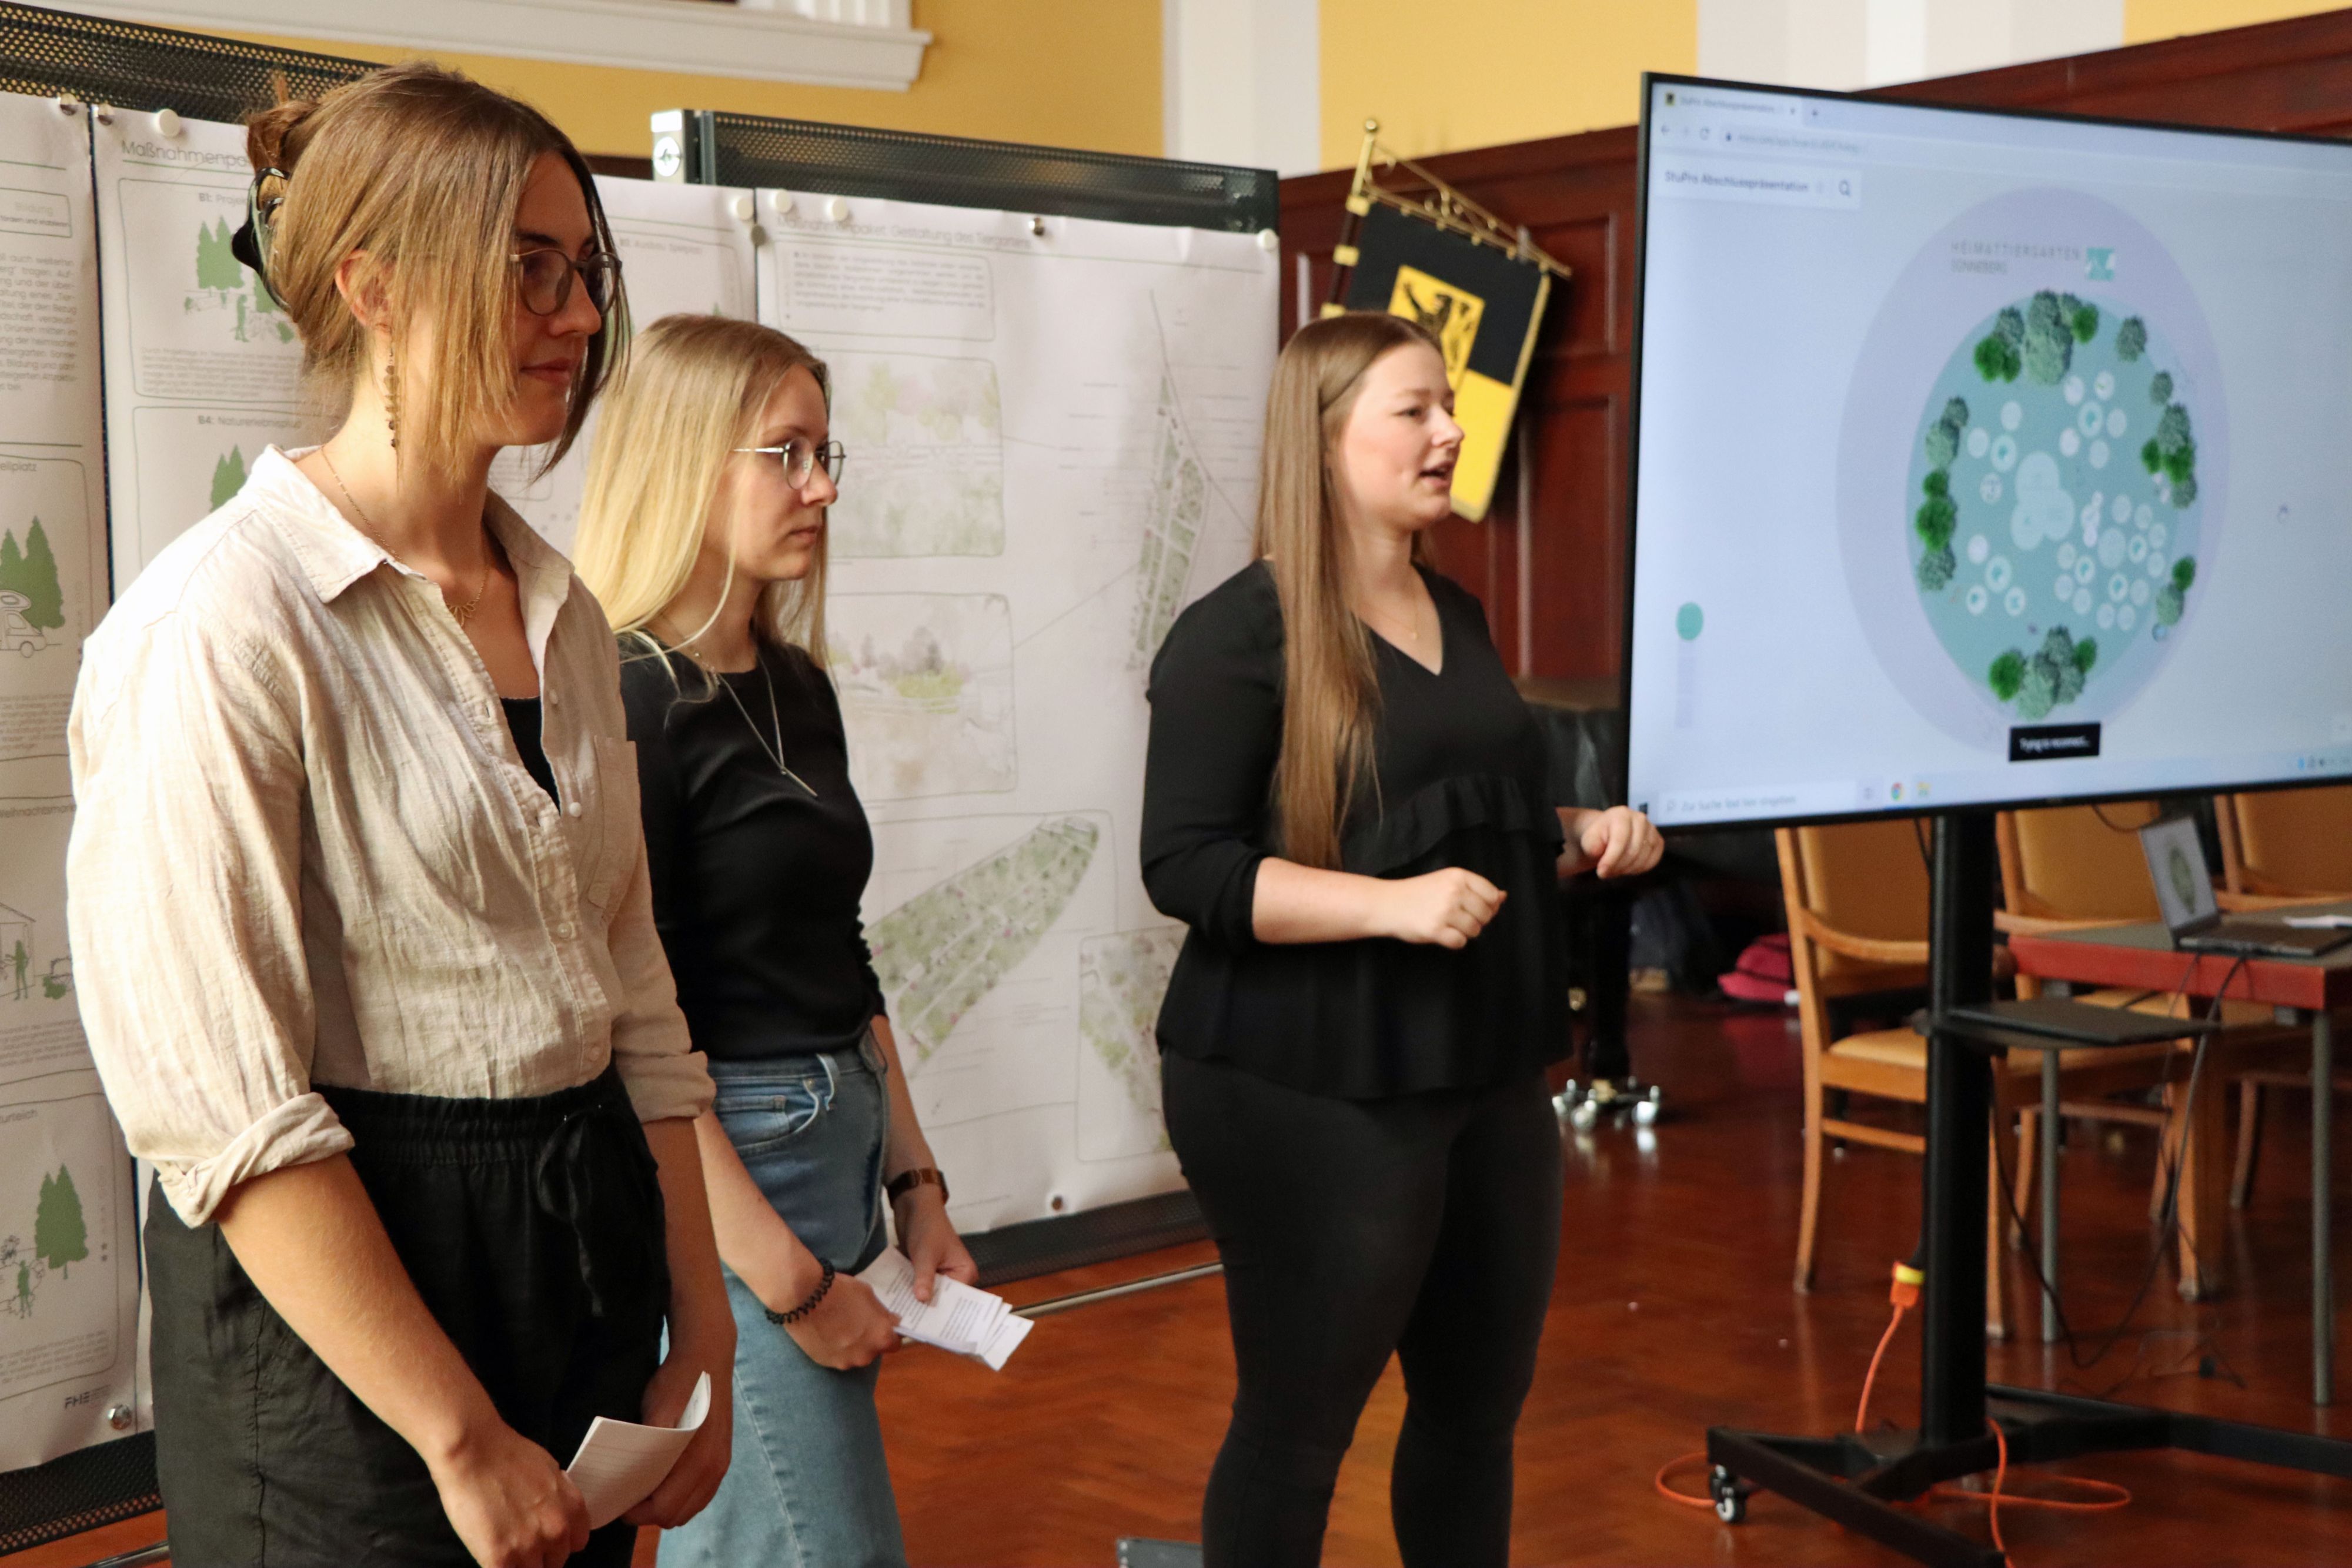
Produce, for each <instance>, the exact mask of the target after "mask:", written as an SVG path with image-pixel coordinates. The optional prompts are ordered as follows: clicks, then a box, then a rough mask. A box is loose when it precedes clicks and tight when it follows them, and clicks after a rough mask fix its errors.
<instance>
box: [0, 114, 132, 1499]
mask: <svg viewBox="0 0 2352 1568" xmlns="http://www.w3.org/2000/svg"><path fill="white" fill-rule="evenodd" d="M0 138H5V142H6V145H7V146H8V148H9V158H8V160H7V162H5V163H0V1470H6V1469H18V1468H21V1467H23V1466H26V1465H32V1464H37V1463H40V1462H41V1461H43V1460H45V1459H49V1458H55V1457H56V1456H58V1455H59V1454H63V1453H68V1452H70V1451H71V1450H73V1449H75V1448H83V1447H86V1446H88V1445H89V1444H91V1443H95V1442H100V1441H102V1440H104V1439H106V1438H108V1437H114V1436H117V1435H118V1433H117V1430H116V1428H114V1427H111V1426H110V1424H109V1422H108V1419H107V1412H108V1411H109V1410H110V1409H112V1408H114V1407H116V1406H123V1407H127V1408H131V1409H136V1408H137V1406H138V1405H139V1403H140V1401H139V1397H138V1392H137V1387H136V1383H137V1378H136V1373H137V1351H138V1335H137V1332H136V1325H137V1317H138V1303H139V1270H138V1242H137V1235H136V1229H135V1225H134V1220H133V1218H132V1203H131V1162H130V1157H129V1155H127V1154H125V1153H124V1151H123V1147H122V1137H121V1133H120V1132H119V1131H118V1130H117V1129H116V1127H115V1124H114V1122H113V1119H112V1117H111V1116H110V1115H109V1114H108V1113H107V1108H106V1100H105V1097H104V1095H103V1094H102V1093H101V1092H100V1088H99V1082H98V1075H97V1073H96V1071H93V1070H92V1068H91V1066H90V1061H89V1048H88V1047H87V1046H86V1045H85V1043H84V1042H83V1039H82V1031H81V1022H80V1019H79V1015H78V1013H77V1011H76V1009H75V1005H74V998H73V967H72V963H71V960H70V958H69V956H68V952H67V946H66V887H65V849H66V834H67V831H68V828H69V827H70V826H71V825H72V821H73V798H72V789H71V786H70V783H69V780H68V774H67V768H66V716H67V713H68V709H69V708H70V706H71V704H72V700H73V686H74V678H75V676H76V675H77V674H79V670H80V663H81V641H82V638H83V637H84V636H85V635H87V634H88V633H89V629H90V628H91V627H92V626H93V625H95V624H96V623H97V621H98V619H99V617H100V615H101V614H103V613H104V612H105V609H106V605H107V601H108V593H107V563H106V549H105V528H104V526H103V521H102V519H103V516H104V504H105V489H104V484H103V476H101V474H100V454H101V451H102V438H101V433H100V423H101V416H100V400H99V362H98V345H99V324H98V253H97V249H96V246H95V243H94V236H93V232H92V226H91V212H90V167H89V159H90V152H89V130H88V127H87V123H86V121H85V120H84V118H83V116H82V115H81V114H80V113H78V112H77V113H70V114H69V113H67V112H65V111H63V110H59V109H58V106H57V104H56V103H55V102H54V101H53V100H51V99H37V98H24V97H18V96H16V95H13V94H5V95H0Z"/></svg>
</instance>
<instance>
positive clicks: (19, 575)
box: [0, 517, 66, 632]
mask: <svg viewBox="0 0 2352 1568" xmlns="http://www.w3.org/2000/svg"><path fill="white" fill-rule="evenodd" d="M0 593H21V594H23V595H24V596H25V598H26V600H27V601H29V602H28V603H27V604H26V608H25V612H24V613H25V621H26V624H27V625H29V626H31V627H32V628H33V629H34V630H35V631H37V632H54V631H56V630H58V628H59V627H61V626H63V625H64V624H65V623H66V595H65V590H64V588H63V587H62V586H60V585H59V583H58V558H57V555H56V552H54V551H53V550H51V549H49V536H48V534H47V532H45V531H44V530H43V529H42V528H41V519H40V518H38V517H35V518H34V519H33V526H32V528H29V529H28V530H26V535H25V543H24V544H23V546H22V547H19V546H18V545H17V543H16V530H15V529H13V528H12V529H9V530H8V531H7V532H6V533H5V534H0Z"/></svg>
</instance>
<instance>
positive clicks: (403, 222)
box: [68, 66, 734, 1565]
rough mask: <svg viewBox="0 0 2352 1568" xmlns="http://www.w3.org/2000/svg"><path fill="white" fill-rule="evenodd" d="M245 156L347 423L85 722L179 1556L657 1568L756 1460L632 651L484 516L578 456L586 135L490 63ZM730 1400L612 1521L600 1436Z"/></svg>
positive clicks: (585, 369)
mask: <svg viewBox="0 0 2352 1568" xmlns="http://www.w3.org/2000/svg"><path fill="white" fill-rule="evenodd" d="M248 144H249V150H250V152H251V153H252V157H253V162H254V166H255V168H256V170H257V172H258V173H257V179H256V182H255V203H254V209H253V210H254V221H253V222H251V223H249V224H248V225H247V232H246V233H245V234H243V235H240V236H239V251H240V255H241V256H245V257H246V258H247V260H248V262H249V263H251V262H258V263H260V264H261V268H262V271H263V275H264V278H265V280H266V282H267V283H268V286H269V287H271V289H272V292H273V295H274V296H275V297H277V298H279V299H280V300H281V301H282V303H283V305H284V307H285V308H286V311H287V316H288V319H289V320H290V321H292V323H293V324H294V325H295V327H296V328H297V329H299V332H300V334H301V338H302V346H303V354H304V364H305V369H306V371H308V372H309V373H310V375H311V377H312V378H313V380H314V382H316V383H317V385H318V386H319V388H320V391H322V392H324V393H326V394H327V395H328V396H329V397H331V398H332V399H334V400H335V401H337V402H341V403H342V404H343V405H344V406H345V407H346V408H347V410H348V412H347V413H346V414H345V415H344V417H343V418H342V419H341V424H340V427H339V428H338V429H336V431H335V433H334V434H333V435H332V436H331V437H330V438H329V439H328V441H327V442H326V443H325V444H323V445H322V446H320V447H316V448H312V449H310V451H308V452H305V453H300V454H296V455H287V454H282V453H279V452H278V451H276V450H275V449H272V450H271V451H270V452H268V453H267V454H266V455H263V456H262V457H261V458H260V459H259V460H258V461H257V462H256V463H255V465H254V466H253V469H252V473H251V475H250V476H249V478H248V480H247V484H246V486H245V487H244V488H243V489H242V490H241V491H239V492H238V494H237V495H236V497H235V498H234V499H232V500H231V501H230V502H229V503H228V504H227V505H226V507H222V508H221V509H220V510H219V511H217V512H215V513H214V514H213V516H212V517H208V518H206V519H205V520H204V521H203V522H201V523H199V524H197V525H196V526H195V527H194V528H192V529H191V530H190V531H189V532H188V533H186V534H185V535H184V536H183V537H182V538H179V539H178V540H177V541H175V542H174V543H173V545H171V546H170V547H169V548H167V549H164V550H163V552H162V553H161V554H160V555H159V556H158V557H157V558H156V559H155V560H154V561H153V562H152V564H151V565H150V566H149V567H148V568H147V569H146V570H145V571H144V572H143V573H142V575H141V576H140V578H139V579H138V580H137V581H136V582H135V583H133V584H132V585H131V587H130V588H129V589H128V590H127V591H125V592H124V593H123V595H122V597H121V600H120V601H118V602H117V604H116V605H115V607H114V609H113V611H112V612H111V613H110V615H109V616H108V617H107V619H106V622H105V623H104V624H103V625H102V626H100V628H99V630H98V631H97V632H96V633H94V634H93V635H92V636H91V638H90V639H89V643H88V644H87V648H86V652H85V664H84V667H83V670H82V674H81V681H80V685H79V689H78V691H77V693H76V695H75V702H74V711H73V718H72V725H71V748H72V759H73V768H74V781H75V791H76V795H77V798H78V800H79V816H78V818H77V821H76V823H75V828H74V835H73V841H72V845H71V850H70V852H69V864H68V877H69V903H70V924H71V926H72V938H73V954H74V964H75V971H76V977H77V983H78V989H79V993H80V998H81V1005H82V1011H83V1017H84V1020H85V1022H86V1024H87V1027H88V1030H89V1040H90V1046H91V1050H92V1052H93V1054H94V1055H95V1057H96V1059H97V1061H98V1066H99V1070H100V1073H101V1074H102V1075H103V1077H104V1080H105V1082H106V1088H107V1092H108V1097H109V1099H110V1101H111V1103H112V1104H113V1106H114V1109H115V1112H116V1113H117V1115H118V1116H119V1117H120V1119H121V1124H122V1126H123V1129H124V1132H125V1134H126V1135H127V1137H128V1139H129V1142H130V1145H131V1149H132V1150H133V1151H134V1152H135V1153H137V1154H139V1155H142V1156H144V1157H145V1158H147V1159H149V1160H151V1161H152V1162H153V1163H154V1166H155V1168H156V1173H157V1187H158V1196H159V1197H161V1198H163V1199H166V1200H168V1201H164V1202H155V1203H152V1204H151V1206H150V1212H149V1218H148V1225H147V1232H146V1238H145V1239H146V1248H147V1261H148V1279H149V1284H150V1289H151V1291H152V1298H153V1305H154V1311H153V1348H154V1354H153V1364H154V1397H155V1409H156V1434H157V1463H158V1470H159V1475H160V1478H161V1481H162V1486H163V1500H164V1505H165V1508H166V1510H167V1517H168V1521H169V1526H170V1532H171V1539H172V1547H173V1556H174V1558H175V1560H176V1561H180V1562H184V1563H205V1564H211V1563H271V1564H283V1563H322V1564H323V1563H337V1564H345V1563H371V1564H373V1563H384V1564H391V1563H400V1564H409V1563H467V1562H468V1561H472V1562H478V1563H485V1564H500V1565H506V1564H516V1565H520V1564H531V1565H539V1564H553V1563H562V1562H565V1561H567V1560H570V1559H572V1555H573V1553H574V1552H579V1553H580V1556H579V1558H578V1560H579V1561H582V1562H593V1563H615V1564H618V1563H626V1562H627V1561H628V1560H629V1555H630V1549H631V1545H632V1542H633V1538H634V1536H635V1526H636V1524H638V1523H650V1524H658V1525H670V1524H676V1523H679V1522H682V1521H684V1520H685V1519H687V1518H688V1517H690V1516H691V1515H692V1514H693V1513H694V1512H695V1511H697V1510H698V1509H699V1508H700V1507H701V1506H702V1504H703V1503H704V1502H705V1501H706V1500H708V1499H709V1495H710V1493H711V1492H712V1490H714V1489H715V1488H716V1487H717V1484H718V1481H719V1476H720V1474H721V1473H722V1472H723V1470H724V1469H725V1467H726V1462H727V1455H728V1451H729V1446H730V1437H729V1434H730V1397H729V1382H728V1379H729V1374H730V1367H731V1365H732V1363H733V1355H734V1325H733V1322H732V1320H731V1317H730V1312H729V1309H728V1304H727V1299H726V1295H725V1291H724V1287H723V1285H722V1284H721V1281H720V1277H719V1270H718V1265H717V1258H716V1253H715V1249H714V1247H713V1243H712V1240H711V1234H710V1223H709V1212H708V1209H707V1207H706V1205H705V1201H704V1197H703V1186H702V1177H701V1172H700V1168H699V1165H698V1159H697V1155H696V1147H695V1140H694V1133H693V1122H694V1118H695V1117H696V1116H697V1115H698V1114H699V1113H701V1112H702V1111H704V1110H705V1109H707V1108H708V1107H709V1103H710V1095H711V1088H710V1080H709V1075H708V1073H707V1072H706V1071H704V1068H703V1065H702V1060H701V1058H700V1057H698V1056H697V1055H695V1054H693V1053H692V1052H691V1051H690V1050H689V1047H688V1040H687V1033H686V1028H685V1024H684V1021H683V1019H681V1017H680V1015H679V1013H678V1010H677V1004H676V1001H675V999H674V996H673V991H672V987H671V983H670V976H669V970H668V967H667V964H666V962H665V960H664V957H663V954H662V948H661V945H660V941H659V938H658V936H657V935H656V931H655V928H654V923H653V912H652V905H651V896H650V892H649V884H648V880H647V873H646V860H645V850H644V841H643V835H642V832H641V830H640V825H639V821H638V813H637V798H636V775H635V762H634V758H633V756H632V753H631V750H630V747H629V745H628V742H627V741H626V739H625V720H624V716H623V713H622V708H621V703H620V694H619V689H618V685H617V659H616V654H615V649H614V642H613V637H612V633H611V632H610V630H609V628H608V627H607V626H606V624H605V622H604V615H603V612H601V611H600V610H599V609H598V608H597V606H596V603H595V601H594V600H593V598H592V597H590V596H589V594H588V593H587V591H585V590H584V589H583V588H582V587H581V585H580V584H579V582H578V581H577V580H575V579H574V578H573V577H572V573H571V570H570V568H569V566H568V565H567V563H566V562H565V561H564V560H563V559H562V557H561V556H560V555H558V554H557V553H556V552H555V551H554V550H552V549H550V548H549V547H548V546H546V545H545V544H544V543H542V542H541V540H540V539H539V538H537V537H536V536H535V535H534V534H533V533H532V532H531V530H530V528H528V527H527V526H526V525H524V524H523V523H522V522H521V521H520V519H519V518H518V517H516V515H515V514H514V513H513V512H512V511H511V510H510V509H509V508H508V507H507V506H506V505H505V504H504V503H503V502H502V501H500V500H499V498H498V497H496V496H494V495H491V494H489V492H488V481H487V476H488V467H489V464H490V461H491V459H492V458H493V456H495V455H496V454H497V452H498V451H499V449H500V448H501V447H504V446H509V445H541V444H548V443H553V444H555V450H556V451H558V452H559V453H560V452H561V451H562V448H563V447H564V446H565V445H568V444H569V442H570V440H571V439H572V436H573V435H574V434H576V433H577V431H578V430H579V428H580V424H581V422H582V420H583V417H584V415H585V413H586V411H587V407H588V404H589V402H590V401H591V400H592V399H593V397H594V395H595V393H596V392H597V391H598V390H599V388H600V387H601V385H602V383H603V382H604V375H605V372H606V370H607V367H608V362H609V356H610V354H611V353H612V351H613V349H614V342H615V336H616V332H615V328H616V323H615V322H614V320H613V319H610V318H608V314H607V312H608V311H609V312H610V313H611V316H614V317H617V316H618V315H619V313H620V308H621V307H620V300H619V298H618V288H617V284H618V267H617V263H615V262H614V260H613V259H612V254H611V240H610V235H609V234H608V232H607V230H606V227H605V225H604V217H603V214H602V211H601V209H600V207H599V206H598V204H597V202H596V199H595V191H594V185H593V181H592V180H591V178H590V176H589V173H588V171H587V168H586V166H585V164H584V163H583V162H582V160H581V158H580V155H579V154H578V153H577V152H575V151H574V150H573V149H572V146H571V144H570V142H569V141H566V140H565V139H564V138H563V136H562V133H561V132H559V131H556V130H555V129H554V127H553V126H551V124H549V122H548V121H547V120H544V119H542V118H541V116H539V115H538V114H537V113H536V112H534V111H532V110H530V109H528V108H526V107H524V106H522V105H520V104H519V103H516V102H515V101H513V100H512V99H506V98H503V97H501V96H500V95H499V94H496V93H493V92H491V91H489V90H488V89H484V88H481V87H478V86H477V85H475V84H474V83H472V82H470V81H468V80H467V79H466V78H462V77H458V76H456V75H453V74H450V73H446V72H442V71H438V70H436V69H434V68H429V67H421V66H404V67H397V68H391V69H388V70H385V71H383V72H379V73H377V74H376V75H374V76H373V77H370V78H364V79H362V81H360V82H357V83H354V84H352V85H351V86H348V87H344V88H341V89H336V90H335V91H333V92H331V93H329V94H327V95H326V96H325V97H324V98H323V99H320V101H319V102H318V103H317V104H315V105H313V104H308V103H293V104H288V105H283V106H281V107H280V108H278V109H277V110H271V111H269V112H268V113H267V114H265V115H262V116H260V117H258V118H257V120H256V121H255V123H254V125H253V128H252V131H251V132H250V135H249V143H248ZM641 1128H642V1130H640V1129H641ZM665 1210H667V1225H665V1222H664V1214H665ZM665 1326H666V1327H667V1336H668V1338H667V1354H665V1353H664V1350H663V1345H662V1335H663V1333H664V1329H665ZM706 1373H707V1374H708V1375H709V1377H710V1379H711V1382H712V1384H713V1389H712V1393H713V1398H712V1401H711V1406H710V1415H709V1419H708V1420H707V1421H706V1423H705V1424H704V1426H703V1427H702V1429H701V1431H700V1433H699V1434H698V1437H696V1439H695V1440H694V1442H693V1443H692V1445H691V1446H690V1447H689V1448H688V1450H687V1453H686V1456H685V1458H683V1459H681V1460H680V1462H679V1463H678V1465H677V1467H676V1469H673V1470H672V1471H671V1473H670V1475H669V1476H668V1478H667V1480H665V1481H664V1482H663V1483H662V1484H661V1486H660V1487H659V1488H658V1489H656V1490H655V1492H654V1493H653V1495H652V1496H651V1497H649V1498H647V1499H646V1500H645V1501H643V1502H642V1503H640V1504H639V1505H638V1506H637V1507H636V1508H635V1510H634V1511H631V1512H630V1513H629V1514H628V1515H627V1516H626V1518H625V1521H621V1522H617V1523H615V1524H614V1525H612V1526H610V1527H608V1528H605V1529H600V1530H597V1531H593V1534H592V1532H591V1531H590V1529H589V1516H588V1512H587V1509H586V1506H585V1504H584V1503H583V1498H582V1496H581V1494H580V1491H579V1490H578V1489H577V1488H575V1487H574V1486H573V1484H572V1481H571V1480H570V1479H567V1478H566V1477H565V1475H564V1474H563V1472H562V1465H563V1463H564V1462H565V1461H566V1460H568V1459H569V1458H571V1454H572V1449H573V1448H575V1447H576V1446H577V1444H578V1442H579V1441H580V1438H581V1437H582V1436H583V1433H584V1432H585V1430H586V1427H587V1426H588V1424H589V1422H590V1421H591V1419H593V1417H594V1416H600V1415H602V1416H615V1417H619V1418H623V1419H629V1420H647V1421H654V1422H663V1423H667V1422H671V1421H674V1420H675V1419H676V1418H677V1416H678V1415H679V1413H680V1411H681V1410H682V1409H683V1407H684V1406H685V1405H686V1403H687V1401H688V1396H689V1394H690V1392H691V1390H692V1388H693V1386H694V1385H695V1383H696V1381H697V1379H698V1377H699V1376H700V1375H704V1374H706Z"/></svg>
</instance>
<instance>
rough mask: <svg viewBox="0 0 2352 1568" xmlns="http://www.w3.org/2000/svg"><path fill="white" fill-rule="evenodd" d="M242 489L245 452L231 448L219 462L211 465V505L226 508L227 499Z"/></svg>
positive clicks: (238, 448)
mask: <svg viewBox="0 0 2352 1568" xmlns="http://www.w3.org/2000/svg"><path fill="white" fill-rule="evenodd" d="M244 488H245V452H244V449H243V448H241V447H236V446H232V447H230V448H229V449H228V450H227V451H226V452H225V453H223V454H221V460H220V461H219V462H217V463H215V464H214V465H213V505H214V506H215V507H226V506H227V505H228V503H229V498H230V497H233V496H235V495H236V493H237V492H238V491H239V490H242V489H244Z"/></svg>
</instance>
